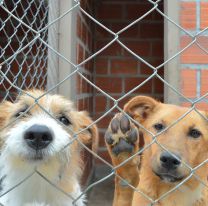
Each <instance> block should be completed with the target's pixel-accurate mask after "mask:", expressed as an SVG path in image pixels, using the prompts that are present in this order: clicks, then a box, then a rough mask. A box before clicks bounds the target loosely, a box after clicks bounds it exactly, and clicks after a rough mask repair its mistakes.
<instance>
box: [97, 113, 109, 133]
mask: <svg viewBox="0 0 208 206" xmlns="http://www.w3.org/2000/svg"><path fill="white" fill-rule="evenodd" d="M103 114H104V113H102V114H99V115H98V114H96V115H95V117H94V118H93V119H94V120H96V119H98V118H100V117H101V116H102V115H103ZM112 117H113V115H112V113H110V114H108V115H106V116H104V117H103V118H102V119H101V120H100V121H99V122H97V126H98V128H102V129H106V128H107V127H108V125H109V123H110V121H111V119H112Z"/></svg>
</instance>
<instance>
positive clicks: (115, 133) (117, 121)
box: [105, 113, 140, 206]
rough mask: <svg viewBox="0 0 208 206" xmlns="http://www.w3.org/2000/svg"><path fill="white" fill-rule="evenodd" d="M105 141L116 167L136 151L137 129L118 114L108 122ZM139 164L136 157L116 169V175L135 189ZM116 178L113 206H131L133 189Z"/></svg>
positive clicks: (137, 145) (137, 181)
mask: <svg viewBox="0 0 208 206" xmlns="http://www.w3.org/2000/svg"><path fill="white" fill-rule="evenodd" d="M105 141H106V145H107V148H108V152H109V154H110V156H111V159H112V163H113V166H115V167H116V166H118V165H120V164H121V163H122V162H124V161H125V160H126V161H127V160H128V158H130V157H131V156H132V155H134V154H135V153H136V152H137V151H138V149H139V133H138V129H137V128H136V126H135V125H134V124H133V123H132V122H131V121H129V119H128V118H127V117H126V116H125V115H124V114H122V113H118V114H116V115H115V117H114V118H113V119H112V120H111V122H110V125H109V127H108V130H107V132H106V134H105ZM139 163H140V158H139V156H138V155H136V156H135V157H133V158H131V159H129V160H128V161H127V162H125V164H123V165H122V166H120V167H118V168H117V169H116V174H117V175H118V176H120V177H121V178H123V179H124V180H125V181H126V182H128V184H130V185H132V186H133V187H135V188H136V187H137V185H138V183H139V168H138V167H139ZM118 176H116V177H115V192H114V202H113V206H131V203H132V198H133V193H134V189H133V188H131V187H130V186H128V184H127V183H126V182H125V181H123V180H121V179H120V178H119V177H118Z"/></svg>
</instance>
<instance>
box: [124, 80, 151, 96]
mask: <svg viewBox="0 0 208 206" xmlns="http://www.w3.org/2000/svg"><path fill="white" fill-rule="evenodd" d="M145 80H146V78H143V77H132V78H126V79H125V92H128V91H130V90H132V89H133V88H135V87H136V86H138V85H140V84H141V83H142V82H144V81H145ZM152 86H153V85H152V80H150V81H148V82H146V83H145V84H144V85H143V86H141V87H140V88H139V89H137V90H136V91H134V93H151V91H152Z"/></svg>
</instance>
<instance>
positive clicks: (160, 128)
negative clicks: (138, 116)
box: [153, 123, 165, 131]
mask: <svg viewBox="0 0 208 206" xmlns="http://www.w3.org/2000/svg"><path fill="white" fill-rule="evenodd" d="M153 127H154V128H155V129H156V130H157V131H161V130H163V129H165V126H164V125H163V124H161V123H157V124H155V125H154V126H153Z"/></svg>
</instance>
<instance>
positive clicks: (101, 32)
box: [95, 25, 112, 39]
mask: <svg viewBox="0 0 208 206" xmlns="http://www.w3.org/2000/svg"><path fill="white" fill-rule="evenodd" d="M95 35H96V39H103V38H108V39H110V38H111V39H112V34H110V33H109V32H108V31H106V30H105V29H103V28H102V27H101V26H99V25H96V26H95Z"/></svg>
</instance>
